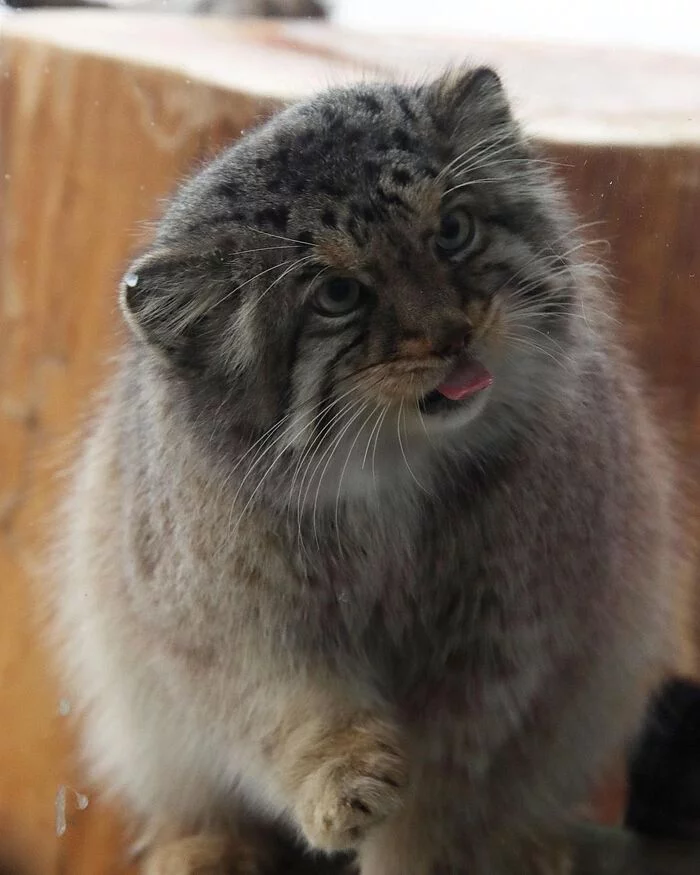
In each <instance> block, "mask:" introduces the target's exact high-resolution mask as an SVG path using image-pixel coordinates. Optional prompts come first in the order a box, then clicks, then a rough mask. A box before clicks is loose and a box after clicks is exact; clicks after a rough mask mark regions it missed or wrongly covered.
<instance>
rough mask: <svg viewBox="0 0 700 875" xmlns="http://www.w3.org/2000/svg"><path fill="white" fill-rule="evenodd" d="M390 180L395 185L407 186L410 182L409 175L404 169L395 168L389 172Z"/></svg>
mask: <svg viewBox="0 0 700 875" xmlns="http://www.w3.org/2000/svg"><path fill="white" fill-rule="evenodd" d="M391 178H392V179H393V180H394V182H395V183H396V184H397V185H408V183H409V182H410V181H411V174H410V173H409V172H408V170H406V169H405V168H404V167H395V168H394V169H393V170H392V171H391Z"/></svg>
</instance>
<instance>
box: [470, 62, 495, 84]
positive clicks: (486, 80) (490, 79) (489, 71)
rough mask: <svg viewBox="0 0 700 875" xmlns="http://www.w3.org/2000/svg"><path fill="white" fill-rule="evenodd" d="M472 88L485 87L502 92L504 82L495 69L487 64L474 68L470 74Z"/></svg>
mask: <svg viewBox="0 0 700 875" xmlns="http://www.w3.org/2000/svg"><path fill="white" fill-rule="evenodd" d="M470 80H471V86H472V88H474V87H476V88H483V87H484V86H486V87H489V88H494V89H499V90H501V89H502V88H503V82H502V80H501V77H500V76H499V75H498V73H497V72H496V70H494V69H493V67H489V66H488V65H486V64H483V65H480V66H478V67H474V69H473V70H472V71H471V74H470Z"/></svg>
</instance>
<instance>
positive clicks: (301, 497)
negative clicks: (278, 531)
mask: <svg viewBox="0 0 700 875" xmlns="http://www.w3.org/2000/svg"><path fill="white" fill-rule="evenodd" d="M362 400H363V399H362V398H356V399H353V400H352V401H350V402H349V403H348V404H347V405H346V406H345V407H344V408H343V410H342V411H341V412H340V414H337V415H336V416H334V417H333V419H332V420H331V421H330V422H328V423H326V425H325V426H324V428H323V430H322V431H321V433H320V434H319V435H317V436H316V438H315V439H314V443H313V445H312V448H311V450H310V452H309V453H308V457H307V458H308V461H307V464H306V468H305V470H304V474H303V475H302V478H301V480H300V482H299V493H298V496H297V532H298V535H299V538H300V539H301V533H302V517H303V514H304V508H305V507H306V500H307V498H308V496H309V492H310V491H311V487H312V485H313V478H314V475H315V474H316V471H318V469H319V468H320V466H321V464H322V463H323V460H324V458H325V455H326V453H327V452H328V448H326V449H325V450H323V451H322V453H321V455H320V458H318V460H317V459H316V452H317V450H320V449H321V447H322V445H323V441H324V440H325V438H326V437H327V436H328V435H329V434H330V433H331V431H332V429H333V426H334V425H335V423H336V422H338V420H339V419H341V418H342V417H343V416H346V415H348V414H350V413H351V412H352V410H353V409H355V408H357V406H358V405H359V404H360V403H362ZM333 440H335V438H333V439H331V445H332V443H333ZM314 462H316V466H315V467H314V469H313V470H311V466H312V465H313V464H314ZM305 483H306V489H305V490H304V484H305Z"/></svg>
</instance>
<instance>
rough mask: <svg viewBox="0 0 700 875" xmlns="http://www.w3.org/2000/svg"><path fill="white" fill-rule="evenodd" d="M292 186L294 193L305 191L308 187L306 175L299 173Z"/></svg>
mask: <svg viewBox="0 0 700 875" xmlns="http://www.w3.org/2000/svg"><path fill="white" fill-rule="evenodd" d="M290 188H291V189H292V191H293V192H294V194H302V192H305V191H306V189H307V182H306V180H305V179H304V177H303V176H302V175H301V174H300V173H298V174H297V175H296V176H295V177H294V179H292V182H291V184H290Z"/></svg>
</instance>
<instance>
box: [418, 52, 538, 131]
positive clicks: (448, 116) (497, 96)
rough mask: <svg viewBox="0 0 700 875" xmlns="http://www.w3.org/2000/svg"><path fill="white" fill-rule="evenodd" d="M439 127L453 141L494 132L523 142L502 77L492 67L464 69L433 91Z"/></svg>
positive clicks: (450, 74) (439, 82)
mask: <svg viewBox="0 0 700 875" xmlns="http://www.w3.org/2000/svg"><path fill="white" fill-rule="evenodd" d="M432 96H433V116H434V118H435V121H436V125H438V127H439V128H442V132H443V133H444V134H445V135H446V136H447V137H448V138H450V139H452V140H461V138H462V137H463V136H464V134H465V133H466V132H467V131H474V130H477V131H484V130H494V133H495V135H501V136H503V137H504V138H506V139H507V138H508V136H509V135H512V137H513V142H514V143H516V142H521V139H522V138H521V134H520V129H519V127H518V124H517V122H516V121H515V119H514V117H513V114H512V112H511V107H510V103H509V101H508V96H507V94H506V91H505V88H504V87H503V83H502V82H501V79H500V77H499V76H498V74H497V73H496V71H495V70H493V69H492V68H491V67H472V68H467V67H461V68H457V69H455V70H451V71H449V72H448V73H446V74H445V75H444V76H441V77H440V78H439V79H438V80H437V81H436V82H435V83H434V84H433V87H432Z"/></svg>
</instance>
